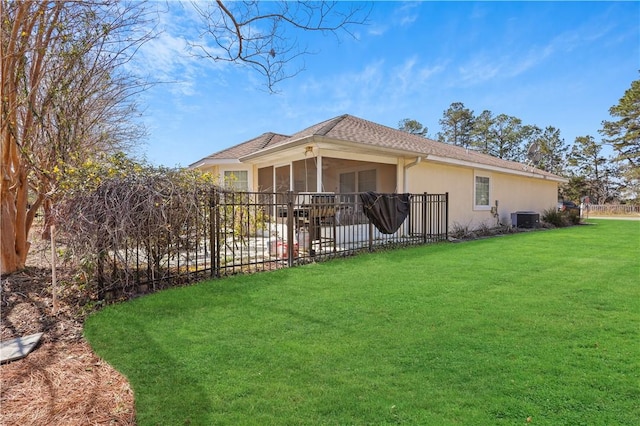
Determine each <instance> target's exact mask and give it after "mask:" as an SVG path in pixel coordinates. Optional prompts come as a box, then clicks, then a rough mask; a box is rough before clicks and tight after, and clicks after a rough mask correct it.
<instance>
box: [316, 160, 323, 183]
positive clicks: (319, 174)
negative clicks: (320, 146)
mask: <svg viewBox="0 0 640 426" xmlns="http://www.w3.org/2000/svg"><path fill="white" fill-rule="evenodd" d="M316 160H317V161H316V192H323V189H324V188H323V187H322V186H323V185H322V156H321V155H318V157H317V158H316Z"/></svg>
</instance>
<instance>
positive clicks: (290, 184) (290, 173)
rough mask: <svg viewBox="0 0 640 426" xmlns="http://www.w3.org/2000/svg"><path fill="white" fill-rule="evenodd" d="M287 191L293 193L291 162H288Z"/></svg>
mask: <svg viewBox="0 0 640 426" xmlns="http://www.w3.org/2000/svg"><path fill="white" fill-rule="evenodd" d="M289 191H293V161H290V162H289Z"/></svg>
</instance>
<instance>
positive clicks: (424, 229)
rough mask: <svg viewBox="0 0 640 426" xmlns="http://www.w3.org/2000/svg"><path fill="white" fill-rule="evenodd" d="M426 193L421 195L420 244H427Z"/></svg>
mask: <svg viewBox="0 0 640 426" xmlns="http://www.w3.org/2000/svg"><path fill="white" fill-rule="evenodd" d="M427 203H428V198H427V193H426V192H425V193H424V194H422V243H423V244H427V212H428V209H427V207H428V206H427Z"/></svg>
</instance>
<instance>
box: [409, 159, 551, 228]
mask: <svg viewBox="0 0 640 426" xmlns="http://www.w3.org/2000/svg"><path fill="white" fill-rule="evenodd" d="M476 176H482V177H488V178H489V182H490V190H489V197H490V205H489V206H487V207H486V208H477V207H475V206H474V204H475V203H474V188H475V185H474V182H475V177H476ZM406 188H407V191H408V192H411V193H422V192H428V193H445V192H448V193H449V224H450V227H455V226H463V227H469V228H470V229H473V228H477V227H478V226H481V225H487V226H493V225H496V224H497V222H498V219H497V218H495V217H494V216H493V214H492V212H491V210H490V207H493V206H494V205H495V201H496V200H497V201H498V214H499V219H500V223H502V224H504V225H508V224H511V213H513V212H516V211H534V212H537V213H540V214H542V212H543V211H544V210H546V209H548V208H552V207H553V206H555V203H556V201H557V183H556V182H552V181H547V180H543V179H538V178H527V177H520V176H513V175H510V174H506V173H500V172H495V171H486V170H481V169H474V168H471V167H460V166H449V165H444V164H436V163H430V162H422V163H420V164H418V165H416V166H414V167H411V168H410V169H407V174H406Z"/></svg>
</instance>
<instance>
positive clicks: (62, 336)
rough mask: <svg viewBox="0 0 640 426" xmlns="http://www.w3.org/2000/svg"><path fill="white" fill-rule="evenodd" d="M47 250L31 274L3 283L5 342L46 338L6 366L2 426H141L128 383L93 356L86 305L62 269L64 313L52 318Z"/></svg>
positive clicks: (0, 369) (38, 253)
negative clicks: (85, 322)
mask: <svg viewBox="0 0 640 426" xmlns="http://www.w3.org/2000/svg"><path fill="white" fill-rule="evenodd" d="M44 253H46V250H37V249H36V250H33V253H32V254H31V255H30V261H29V262H28V264H30V265H32V264H38V265H39V267H32V266H30V267H29V268H27V269H25V270H24V271H21V272H17V273H14V274H11V275H7V276H3V277H2V284H1V285H2V293H1V296H2V297H1V300H0V338H1V339H2V340H6V339H10V338H13V337H21V336H25V335H28V334H33V333H38V332H44V336H43V339H42V342H41V344H40V345H39V346H38V347H37V348H36V349H35V350H34V351H33V352H32V353H31V354H29V355H28V356H27V357H26V358H24V359H21V360H17V361H13V362H9V363H5V364H3V365H0V425H2V426H9V425H16V426H17V425H20V426H22V425H61V426H62V425H64V426H72V425H78V426H79V425H82V426H84V425H134V424H135V408H134V398H133V392H132V390H131V387H130V386H129V383H128V382H127V380H126V378H125V377H123V376H122V375H121V374H120V373H118V372H117V371H116V370H114V369H113V368H112V367H111V366H110V365H109V364H107V363H106V362H104V361H103V360H101V359H100V358H99V357H98V356H97V355H96V354H94V353H93V351H92V350H91V347H90V346H89V344H88V343H87V342H86V341H85V340H84V338H83V337H82V322H83V319H84V308H85V306H84V305H85V302H86V301H84V300H83V299H82V292H80V291H78V289H77V288H74V287H73V285H69V284H68V283H70V282H73V280H71V279H70V275H69V272H66V273H65V271H64V268H58V269H57V275H58V280H59V282H66V284H65V285H63V286H60V287H61V289H60V291H59V295H58V301H59V308H58V310H57V312H56V313H52V295H51V268H50V266H49V267H48V268H46V267H44V266H46V263H47V260H46V256H45V254H44Z"/></svg>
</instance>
